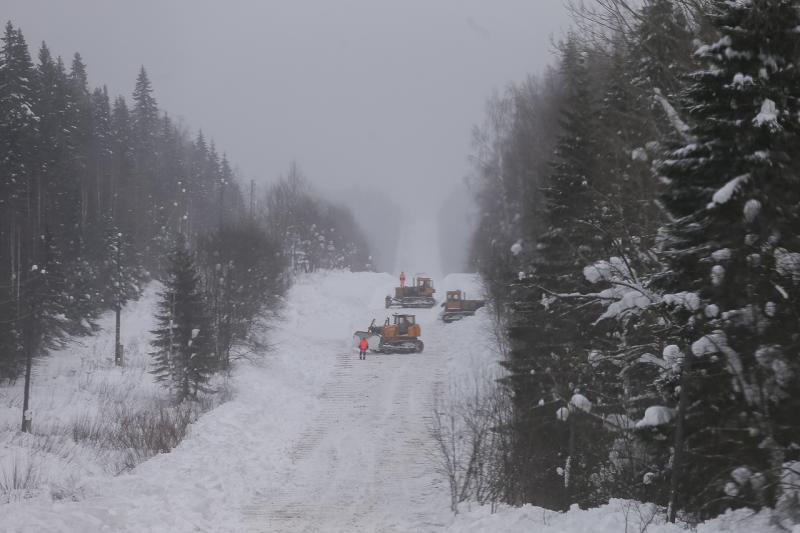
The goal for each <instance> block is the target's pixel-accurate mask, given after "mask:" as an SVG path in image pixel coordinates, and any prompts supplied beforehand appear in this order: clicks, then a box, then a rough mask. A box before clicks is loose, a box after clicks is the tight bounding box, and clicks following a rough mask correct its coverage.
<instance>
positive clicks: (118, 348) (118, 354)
mask: <svg viewBox="0 0 800 533" xmlns="http://www.w3.org/2000/svg"><path fill="white" fill-rule="evenodd" d="M114 311H115V314H116V326H115V332H114V364H116V365H117V366H123V364H124V363H123V360H122V344H120V342H119V338H120V329H121V315H122V306H120V305H119V302H117V305H116V309H115V310H114Z"/></svg>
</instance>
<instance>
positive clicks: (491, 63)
mask: <svg viewBox="0 0 800 533" xmlns="http://www.w3.org/2000/svg"><path fill="white" fill-rule="evenodd" d="M0 15H2V18H3V22H5V21H6V20H11V21H12V22H13V23H14V25H15V26H19V27H21V29H22V31H23V33H24V35H25V37H26V39H27V41H28V44H29V45H30V47H31V49H32V50H31V52H32V55H33V58H34V60H35V59H36V53H37V51H38V48H39V44H40V43H41V41H42V40H46V41H47V43H48V46H49V47H50V49H51V51H52V52H53V54H56V55H61V56H63V57H64V60H65V62H66V63H67V65H69V62H70V61H71V57H72V54H73V53H74V52H76V51H77V52H80V53H81V55H82V56H83V58H84V61H85V62H86V63H87V65H88V70H89V76H90V84H91V85H92V86H96V85H100V84H107V85H108V88H109V91H110V93H111V95H112V98H113V96H115V95H116V94H123V95H124V96H125V97H126V98H127V99H128V100H129V101H130V94H131V92H132V90H133V85H134V81H135V78H136V74H137V72H138V69H139V66H140V65H144V66H145V68H146V69H147V71H148V74H149V76H150V79H151V81H152V83H153V87H154V96H155V97H156V99H157V101H158V103H159V107H161V108H162V109H163V110H166V111H168V112H169V113H170V114H171V115H172V116H173V117H176V118H182V119H183V120H184V122H185V123H186V125H187V126H188V127H189V128H190V129H191V130H192V131H193V132H194V131H196V130H197V129H199V128H202V129H203V130H204V132H206V133H207V136H210V137H211V138H213V140H214V141H216V145H217V149H218V151H220V152H226V153H227V155H228V157H229V159H230V160H231V162H232V163H233V164H234V165H235V167H236V168H237V170H238V172H239V174H240V176H241V177H242V178H243V179H244V180H250V179H255V180H256V181H257V182H262V183H264V182H268V181H271V180H274V179H275V178H276V177H278V175H280V174H281V173H285V172H286V170H287V169H288V166H289V163H290V162H291V161H292V160H297V162H298V163H299V164H300V166H301V168H302V169H303V170H304V172H305V174H306V175H307V176H308V177H309V178H310V179H311V181H312V182H317V183H320V184H324V185H323V188H324V187H327V188H330V187H335V186H337V185H338V184H346V185H348V186H351V185H353V184H356V185H358V184H366V185H369V186H370V187H373V188H375V187H377V188H380V189H382V190H385V191H391V192H393V193H395V194H401V193H402V194H403V195H405V196H407V195H414V196H416V197H417V198H421V199H423V200H422V201H423V202H425V201H426V200H425V199H426V198H427V202H426V203H427V204H428V209H431V210H432V209H438V208H439V206H440V205H441V203H442V202H443V201H444V199H445V196H446V194H447V192H448V191H451V190H452V188H453V186H454V185H455V184H457V183H459V182H460V181H461V180H462V179H463V178H464V176H465V175H467V174H468V172H469V164H468V161H467V156H468V154H469V150H470V130H471V127H472V125H473V124H477V123H480V122H481V120H482V116H483V110H484V104H485V101H486V99H487V97H488V96H489V95H490V94H491V93H492V91H493V90H495V89H498V90H502V88H503V87H504V86H505V85H506V84H508V83H509V82H512V81H521V80H522V79H524V77H525V76H526V75H527V74H529V73H538V72H540V71H541V70H542V69H543V68H544V67H545V65H546V64H548V63H550V62H551V61H552V45H551V37H552V36H556V37H558V36H559V35H560V34H561V33H562V32H563V30H564V29H565V28H566V26H567V25H568V16H567V14H566V10H565V9H564V8H563V6H562V1H561V0H491V1H489V0H402V1H401V0H396V1H393V2H388V1H379V0H317V1H311V0H307V1H303V0H295V1H290V0H286V1H281V2H278V1H256V0H252V1H243V0H239V1H227V0H226V1H224V2H223V1H218V0H214V1H209V0H136V1H122V0H120V1H110V0H69V1H64V0H0ZM423 191H428V192H427V193H423ZM400 203H403V202H400ZM414 203H417V202H416V201H415V202H414Z"/></svg>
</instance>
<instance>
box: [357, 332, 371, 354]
mask: <svg viewBox="0 0 800 533" xmlns="http://www.w3.org/2000/svg"><path fill="white" fill-rule="evenodd" d="M358 349H359V350H360V352H359V354H358V358H359V359H366V358H367V350H369V341H368V340H367V338H366V337H362V338H361V342H359V343H358Z"/></svg>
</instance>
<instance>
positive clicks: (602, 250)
mask: <svg viewBox="0 0 800 533" xmlns="http://www.w3.org/2000/svg"><path fill="white" fill-rule="evenodd" d="M575 14H576V19H575V20H576V26H575V28H574V29H573V30H572V31H571V32H569V33H568V34H566V35H565V36H564V37H563V39H562V40H561V41H560V43H559V46H558V66H557V68H553V69H552V70H550V71H547V72H545V73H544V74H543V75H541V76H537V77H531V78H530V79H528V80H527V81H525V82H523V83H519V84H515V85H512V86H510V87H509V88H508V90H507V91H506V92H505V93H503V94H502V95H498V96H497V97H495V98H493V99H492V100H491V101H490V102H489V104H488V106H487V114H486V120H485V123H484V124H483V125H482V126H480V127H477V128H476V130H475V133H474V139H475V149H474V168H475V176H474V178H473V180H474V185H475V186H476V190H477V201H478V203H479V207H480V210H481V218H480V222H479V227H478V229H477V231H476V233H475V235H474V241H473V246H472V255H473V259H474V261H475V264H476V266H477V268H478V270H479V271H480V273H481V274H482V276H483V279H484V280H485V282H486V286H487V290H488V293H489V295H490V298H491V301H492V303H493V309H494V313H495V318H496V324H497V330H498V333H499V335H498V338H499V339H500V341H501V345H502V346H503V349H504V360H503V361H502V364H503V366H504V367H505V369H506V372H505V374H504V376H503V377H502V378H501V379H500V380H499V382H498V383H497V387H496V388H497V390H496V391H494V393H493V395H492V397H491V398H490V399H486V400H485V404H484V405H483V406H482V407H481V409H480V411H479V412H480V413H482V416H487V417H489V418H491V420H492V424H491V427H492V431H491V432H486V433H485V434H482V435H481V437H480V438H481V439H483V440H484V441H485V444H486V446H484V447H482V448H481V447H474V448H476V449H478V448H480V452H479V455H480V457H481V459H480V461H472V462H469V468H470V469H471V470H467V469H465V472H466V474H465V475H466V476H467V477H469V476H471V479H472V483H474V486H473V488H472V489H471V490H465V491H464V492H463V493H462V494H463V495H467V494H470V493H472V494H473V495H474V496H477V497H478V499H481V500H485V501H488V500H492V501H505V502H508V503H512V504H522V503H528V502H529V503H533V504H536V505H540V506H543V507H547V508H553V509H566V508H567V507H569V505H571V504H573V503H577V504H580V505H581V506H582V507H583V506H594V505H598V504H600V503H602V502H607V501H608V500H609V498H616V497H621V498H629V499H635V500H639V501H644V502H654V503H656V504H658V505H659V506H661V507H660V508H662V509H664V510H665V512H666V513H667V514H668V517H669V519H670V520H673V521H674V520H675V519H676V517H678V518H680V519H682V520H687V521H690V522H693V521H697V520H702V519H704V518H707V517H709V516H715V515H717V514H719V513H720V512H722V511H724V510H725V509H727V508H737V507H751V508H754V509H759V508H762V507H773V508H777V510H778V514H777V516H779V517H784V518H785V519H786V520H788V521H787V522H786V523H794V522H793V520H795V521H796V519H797V518H798V515H797V513H798V512H800V511H799V510H798V509H800V505H799V502H800V499H799V498H798V491H799V490H800V462H798V459H800V418H798V416H797V413H798V408H799V407H800V357H799V356H798V349H799V348H800V326H799V324H800V322H798V319H800V235H799V234H800V137H798V134H799V133H800V101H799V100H798V98H800V70H799V69H798V61H799V60H800V32H799V31H798V28H800V2H797V1H796V0H749V1H738V2H733V1H711V0H706V1H681V0H645V1H644V2H642V3H641V4H640V5H639V4H638V3H628V2H626V1H624V0H602V1H598V2H596V3H595V4H594V7H593V8H591V9H586V8H582V9H579V8H575ZM474 412H478V411H474ZM473 425H474V424H473ZM474 438H475V437H474ZM475 453H478V452H475ZM779 519H780V518H779Z"/></svg>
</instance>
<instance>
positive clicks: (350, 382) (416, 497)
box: [245, 310, 447, 532]
mask: <svg viewBox="0 0 800 533" xmlns="http://www.w3.org/2000/svg"><path fill="white" fill-rule="evenodd" d="M432 317H433V315H432V314H431V313H430V311H427V310H426V311H425V312H424V313H419V314H418V318H422V327H423V332H424V333H425V340H426V343H427V344H426V350H425V352H424V353H422V354H404V355H374V354H371V355H369V356H368V357H367V360H366V361H361V360H359V359H358V354H357V353H355V352H353V351H347V352H343V353H339V354H337V355H336V362H335V370H334V372H333V373H332V375H331V377H330V380H329V382H328V383H327V384H326V385H325V387H324V388H323V390H322V391H321V392H320V394H319V399H320V405H319V409H318V411H317V412H316V413H314V415H313V416H312V417H310V419H309V422H308V425H307V427H306V428H305V429H304V430H303V431H302V433H301V434H300V435H299V437H298V438H297V439H296V440H295V442H294V443H293V444H292V446H291V448H290V449H289V450H288V451H287V455H286V459H287V460H286V462H285V464H286V467H285V468H284V469H283V471H282V472H281V473H280V474H279V475H278V476H277V477H276V479H275V482H276V488H275V490H274V492H270V493H269V494H267V495H265V496H264V497H262V498H259V499H258V500H257V501H255V502H253V504H252V505H250V506H248V508H247V509H246V511H245V515H246V529H245V530H246V531H253V532H256V531H258V532H267V531H269V532H272V531H276V532H277V531H287V532H300V531H342V532H345V531H348V532H353V531H431V530H434V529H437V528H439V527H441V526H443V525H444V523H443V522H442V519H441V517H437V516H436V514H438V513H436V514H435V515H434V516H431V509H432V508H433V509H435V508H436V506H435V505H434V506H432V505H431V504H432V503H434V502H439V503H440V505H439V508H440V509H441V510H442V511H444V512H445V514H446V509H447V488H446V487H445V486H443V485H442V481H441V479H440V477H439V476H437V475H436V474H435V473H434V463H435V461H436V457H435V450H434V448H433V446H432V441H431V438H430V417H431V413H432V410H433V399H434V395H435V394H436V392H437V390H438V389H441V388H442V379H443V377H444V370H445V366H446V358H445V357H444V354H443V351H442V346H441V342H440V341H441V331H440V328H441V327H442V326H441V324H437V323H436V321H435V317H433V318H434V319H432ZM437 333H438V335H437Z"/></svg>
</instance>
